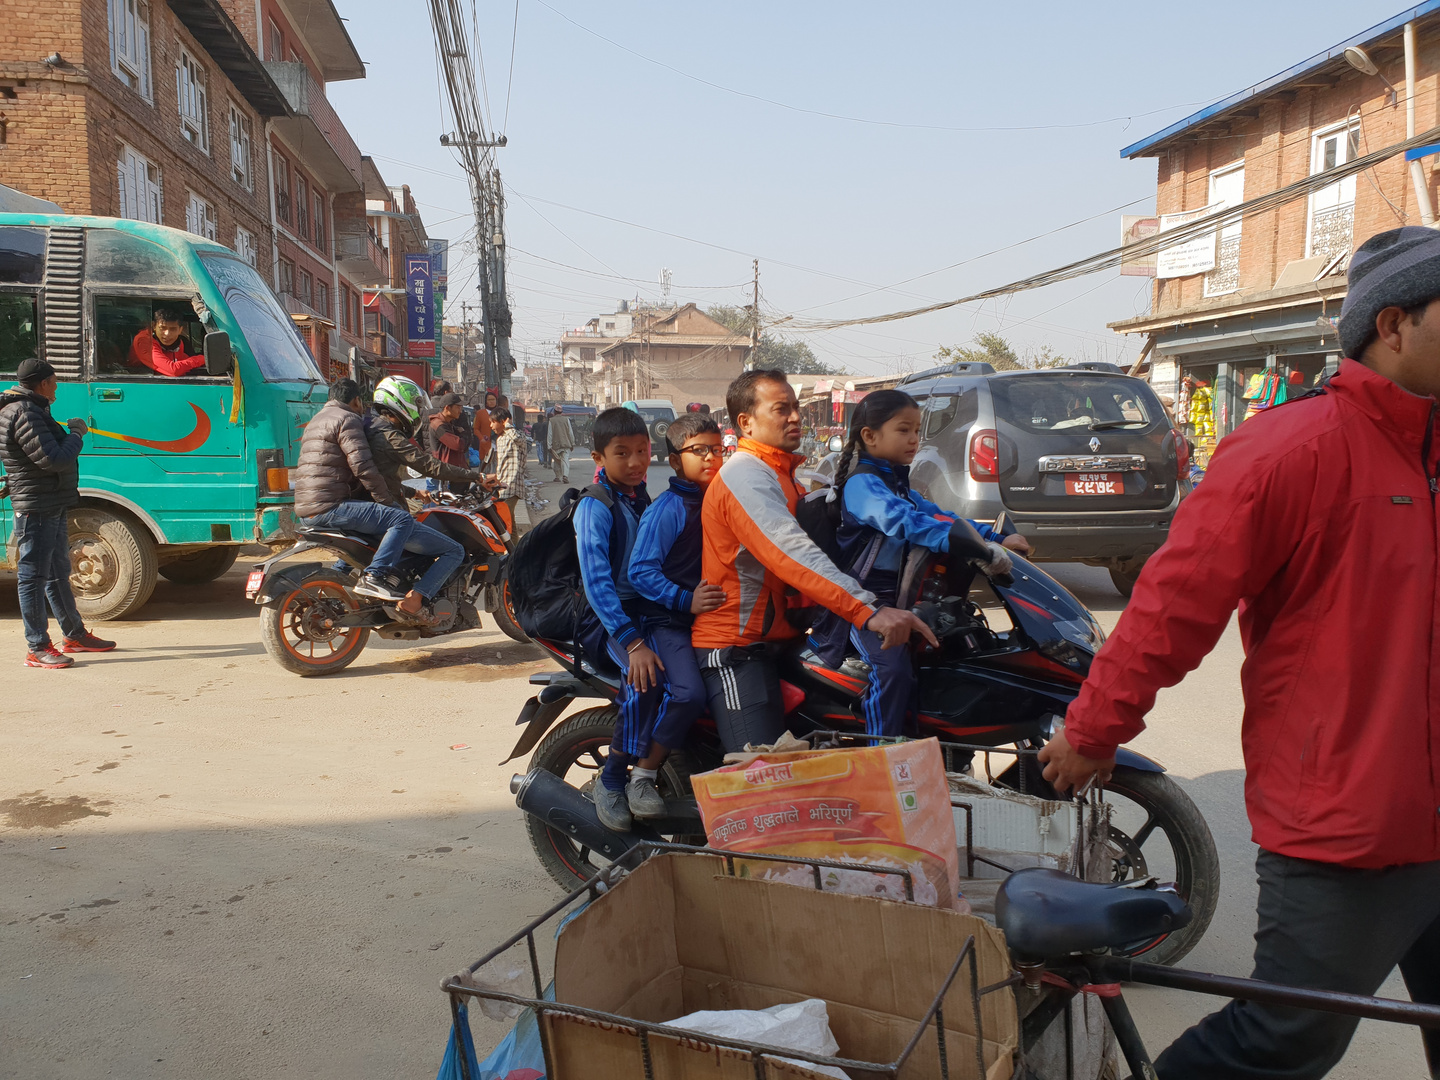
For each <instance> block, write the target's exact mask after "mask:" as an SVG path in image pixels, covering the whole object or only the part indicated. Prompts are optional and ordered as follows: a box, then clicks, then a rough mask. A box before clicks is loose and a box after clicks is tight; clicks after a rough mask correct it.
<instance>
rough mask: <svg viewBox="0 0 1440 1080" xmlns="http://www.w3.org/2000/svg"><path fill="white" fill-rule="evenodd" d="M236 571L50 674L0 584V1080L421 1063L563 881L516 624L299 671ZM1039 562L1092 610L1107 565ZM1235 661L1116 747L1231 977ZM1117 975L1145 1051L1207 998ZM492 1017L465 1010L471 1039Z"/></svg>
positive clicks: (1391, 1055) (1241, 957)
mask: <svg viewBox="0 0 1440 1080" xmlns="http://www.w3.org/2000/svg"><path fill="white" fill-rule="evenodd" d="M578 464H579V463H578V462H577V465H578ZM577 472H578V470H572V478H575V477H577ZM663 479H664V476H663V470H658V469H657V470H656V472H655V474H654V476H653V480H652V487H653V489H654V490H656V491H658V490H659V489H660V486H661V482H662V481H663ZM546 494H547V496H549V497H550V498H551V499H552V505H553V500H554V499H555V496H556V495H558V490H557V489H555V488H553V487H551V488H549V489H547V491H546ZM244 569H245V567H244V566H243V564H242V566H241V567H239V568H237V569H236V570H235V571H232V572H231V573H230V574H229V575H227V576H226V577H224V578H222V579H221V580H220V581H217V582H214V583H212V584H210V585H205V586H197V587H180V586H175V585H172V584H170V583H168V582H165V581H163V580H162V581H161V583H160V586H159V588H158V589H157V590H156V593H155V598H154V600H152V602H151V603H150V604H149V605H147V606H146V608H145V609H143V610H142V611H141V612H140V613H139V616H138V617H137V618H136V619H135V620H133V621H128V622H123V623H111V624H108V625H107V626H105V627H103V630H104V632H105V633H106V634H109V635H111V636H114V637H115V638H117V639H118V640H119V641H120V642H121V649H120V650H119V651H117V652H115V653H112V654H108V655H104V656H96V657H93V658H90V659H87V660H85V661H84V662H83V663H82V664H80V665H77V667H76V668H75V669H73V670H71V671H66V672H48V671H32V670H29V669H26V668H23V667H21V666H19V663H18V659H19V657H20V655H21V653H22V650H23V639H22V636H21V634H20V627H19V620H18V616H17V611H16V607H15V592H14V587H13V585H12V584H8V583H0V660H3V666H0V698H3V701H4V702H5V704H4V707H3V716H4V722H3V724H0V763H3V764H0V1015H3V1016H4V1017H5V1021H4V1030H5V1034H4V1045H5V1049H4V1053H3V1054H0V1078H12V1077H13V1078H24V1080H52V1078H53V1080H62V1078H63V1080H88V1078H91V1077H97V1078H98V1077H141V1076H144V1077H156V1078H161V1080H168V1078H171V1077H173V1078H176V1080H179V1078H181V1077H185V1078H188V1077H190V1076H193V1075H196V1074H199V1073H209V1074H212V1075H218V1076H225V1077H227V1078H236V1080H245V1078H252V1077H253V1078H270V1077H275V1076H279V1075H294V1076H305V1077H317V1078H321V1077H334V1078H336V1080H340V1078H342V1077H343V1078H346V1080H349V1078H350V1077H354V1076H397V1077H398V1076H412V1077H414V1076H427V1075H430V1074H431V1072H432V1071H433V1070H434V1069H435V1068H436V1067H437V1066H438V1064H439V1058H440V1053H441V1050H442V1047H443V1043H444V1039H445V1034H446V1028H447V1024H448V1014H447V1010H446V1007H445V1002H444V999H443V997H442V995H441V994H440V993H439V992H438V985H439V980H440V978H441V976H442V975H444V974H446V973H448V972H453V971H455V970H457V969H458V968H460V967H461V966H462V965H464V964H465V963H468V962H469V961H470V960H472V959H474V958H475V957H477V956H479V955H480V954H481V953H482V952H483V951H484V949H485V948H486V946H487V945H488V944H490V943H493V942H495V941H497V940H498V939H499V938H501V937H502V936H503V935H504V934H505V933H507V932H509V931H510V930H511V929H513V928H516V927H518V926H519V925H521V924H522V923H523V922H524V921H526V919H527V918H528V917H529V916H531V915H533V914H536V913H538V912H539V911H541V910H543V908H544V907H545V906H547V905H548V904H549V903H550V902H551V900H552V899H553V898H554V897H555V896H556V891H555V889H554V887H553V886H552V885H551V884H550V881H549V879H548V878H547V877H546V876H545V875H544V874H543V873H542V872H541V871H540V870H539V868H538V866H537V864H536V862H535V860H534V857H533V856H532V854H531V852H530V848H529V844H528V842H527V840H526V838H525V834H524V830H523V827H522V826H521V824H520V821H519V819H518V816H517V811H516V810H515V808H514V805H513V802H512V801H511V797H510V795H509V793H508V791H507V790H506V781H507V780H508V778H509V776H510V774H511V772H512V771H514V769H515V766H513V765H512V766H505V767H501V766H499V765H498V764H497V762H499V761H500V759H501V758H502V757H504V756H505V754H506V752H507V751H508V749H509V746H510V744H511V741H512V740H513V738H514V737H515V729H514V728H513V726H512V719H513V717H514V716H515V715H516V714H517V713H518V711H519V709H520V706H521V704H522V702H523V701H524V699H525V697H526V696H527V686H526V683H525V676H526V675H528V674H529V673H530V672H532V671H536V670H540V669H542V668H545V667H546V666H547V664H546V662H545V661H544V660H543V659H541V658H540V656H539V655H538V652H537V650H534V649H533V648H531V647H528V646H523V645H516V644H514V643H513V642H510V641H509V640H508V639H507V638H504V637H502V636H501V635H500V634H499V633H498V632H496V631H494V630H491V629H486V630H483V631H480V632H475V633H471V634H467V635H464V636H462V637H458V638H453V639H440V640H439V642H438V643H436V644H435V645H433V646H432V645H427V646H424V647H420V648H416V647H414V646H413V645H411V644H407V643H396V642H382V641H379V640H377V639H372V642H371V644H370V646H369V647H368V649H367V651H366V653H365V655H364V656H363V657H362V658H361V659H360V660H359V661H358V662H357V663H356V664H355V665H354V666H352V667H351V668H350V669H349V670H348V671H346V672H344V673H342V674H340V675H337V676H334V677H331V678H328V679H324V680H302V679H299V678H296V677H294V676H291V675H288V674H286V673H285V672H283V671H281V670H280V669H279V668H277V667H276V666H275V665H273V664H272V663H271V662H270V661H269V660H268V659H267V658H266V656H265V654H264V652H263V650H262V649H261V647H260V644H259V640H258V636H257V625H256V616H255V609H254V608H253V607H251V606H250V605H249V604H247V603H246V602H245V601H244V599H243V597H242V595H241V594H242V588H243V580H244V579H243V573H244ZM1059 576H1060V577H1061V578H1062V579H1063V580H1064V581H1065V583H1066V584H1067V585H1069V586H1070V587H1071V588H1072V589H1074V590H1075V592H1076V593H1077V595H1079V596H1080V598H1081V599H1082V600H1084V601H1085V602H1086V603H1087V604H1089V605H1090V606H1091V607H1092V608H1093V609H1094V610H1095V611H1096V612H1097V614H1098V615H1099V617H1100V619H1101V620H1102V622H1104V623H1105V624H1106V625H1107V626H1109V625H1112V624H1113V622H1114V620H1115V618H1116V617H1117V615H1118V613H1119V610H1120V607H1121V603H1120V600H1119V598H1118V597H1117V596H1116V595H1115V593H1114V591H1113V590H1112V589H1111V587H1110V585H1109V581H1108V578H1107V577H1106V575H1105V574H1104V572H1103V571H1098V570H1091V569H1088V568H1083V567H1079V568H1070V567H1067V568H1063V569H1062V570H1061V571H1060V572H1059ZM1239 661H1240V651H1239V644H1238V639H1237V637H1236V635H1235V633H1234V631H1233V628H1232V630H1231V631H1230V632H1229V633H1227V635H1226V636H1225V638H1224V640H1223V641H1222V643H1221V646H1220V648H1219V649H1218V650H1217V652H1216V653H1215V655H1214V656H1212V657H1211V658H1210V660H1208V661H1207V662H1206V664H1205V665H1204V666H1203V667H1202V668H1201V669H1200V671H1198V672H1197V673H1196V674H1195V675H1193V676H1192V677H1191V678H1190V679H1189V680H1187V682H1186V683H1185V684H1184V685H1183V686H1182V687H1181V688H1179V689H1178V690H1176V691H1172V692H1170V693H1168V694H1166V695H1165V696H1164V697H1163V698H1162V699H1161V702H1160V705H1159V707H1158V708H1157V710H1156V713H1155V716H1154V719H1153V723H1152V727H1151V729H1150V731H1148V732H1146V734H1145V735H1144V736H1143V737H1142V739H1141V740H1140V741H1139V742H1138V743H1137V747H1138V748H1139V749H1141V750H1142V751H1144V752H1147V753H1150V754H1152V755H1153V756H1155V757H1157V758H1159V759H1160V760H1162V761H1164V762H1165V763H1166V764H1168V765H1169V766H1171V768H1172V769H1173V770H1174V774H1175V775H1176V776H1177V777H1179V778H1180V779H1181V780H1182V782H1183V783H1184V785H1185V787H1186V788H1187V789H1188V790H1189V791H1190V793H1191V794H1192V796H1194V798H1195V799H1196V801H1197V802H1198V803H1199V804H1200V806H1201V808H1202V809H1203V811H1204V813H1205V816H1206V818H1207V819H1208V820H1209V821H1210V823H1211V827H1212V829H1213V830H1214V832H1215V836H1216V840H1217V843H1218V845H1219V847H1220V850H1221V854H1222V860H1223V864H1224V865H1223V882H1222V896H1221V902H1220V909H1219V912H1218V913H1217V916H1216V920H1215V923H1214V925H1213V927H1212V929H1211V931H1210V934H1209V936H1208V937H1207V938H1206V939H1205V941H1203V942H1202V943H1201V945H1200V946H1199V948H1197V950H1196V951H1195V952H1194V953H1192V954H1191V956H1190V958H1189V961H1188V962H1190V963H1192V964H1193V966H1196V967H1202V968H1209V969H1212V970H1216V971H1220V972H1226V973H1231V974H1248V970H1249V969H1248V957H1249V935H1250V933H1251V932H1252V930H1253V925H1254V917H1253V901H1254V895H1253V891H1254V885H1253V873H1252V860H1253V855H1254V852H1253V848H1252V846H1251V845H1250V843H1249V840H1248V829H1247V827H1246V824H1245V817H1244V809H1243V805H1242V801H1241V777H1242V774H1241V765H1240V757H1239V744H1238V726H1239V715H1240V709H1239V704H1240V703H1239V696H1238V693H1237V691H1236V688H1235V678H1236V671H1237V669H1238V666H1239ZM455 745H465V746H467V747H468V748H466V749H459V750H455V749H452V748H451V747H452V746H455ZM1387 989H1388V991H1389V992H1392V993H1396V994H1397V995H1401V996H1403V990H1401V989H1400V988H1399V986H1398V983H1397V984H1395V985H1392V986H1390V987H1389V988H1387ZM1131 1000H1132V1001H1133V1003H1134V1008H1135V1011H1136V1013H1137V1015H1138V1017H1139V1021H1140V1025H1141V1027H1142V1030H1144V1032H1145V1033H1146V1035H1147V1039H1148V1041H1149V1042H1150V1043H1151V1045H1152V1046H1154V1047H1157V1048H1158V1047H1160V1046H1162V1045H1164V1043H1165V1042H1166V1041H1167V1040H1168V1038H1170V1037H1172V1036H1173V1035H1174V1034H1175V1033H1176V1032H1178V1031H1179V1030H1181V1029H1183V1027H1184V1026H1185V1025H1186V1024H1188V1023H1189V1022H1191V1021H1192V1020H1193V1019H1195V1018H1197V1017H1198V1016H1199V1015H1201V1014H1202V1013H1203V1012H1204V1011H1205V1003H1204V1002H1203V1001H1202V1000H1201V999H1197V998H1190V997H1186V996H1185V995H1180V994H1172V993H1168V992H1155V991H1136V992H1134V993H1133V994H1132V995H1131ZM499 1034H500V1028H499V1027H498V1025H493V1024H490V1023H488V1022H486V1021H484V1020H480V1019H478V1017H477V1019H476V1035H477V1039H478V1040H479V1042H480V1043H481V1044H482V1045H486V1046H488V1045H490V1044H492V1043H493V1042H494V1041H495V1040H496V1039H497V1038H498V1037H499ZM1418 1046H1419V1043H1418V1039H1417V1038H1416V1037H1415V1035H1414V1034H1413V1033H1412V1032H1410V1031H1408V1030H1404V1029H1399V1028H1393V1027H1386V1026H1382V1025H1378V1024H1367V1025H1364V1026H1363V1027H1362V1029H1361V1034H1360V1037H1359V1038H1358V1039H1357V1041H1356V1044H1355V1046H1354V1048H1353V1049H1352V1051H1351V1053H1350V1055H1349V1057H1348V1058H1347V1059H1346V1061H1345V1063H1344V1064H1343V1065H1342V1066H1341V1067H1340V1068H1339V1069H1338V1070H1337V1071H1336V1072H1335V1073H1334V1075H1335V1076H1343V1077H1354V1078H1359V1077H1372V1076H1377V1075H1386V1076H1419V1075H1421V1074H1422V1072H1423V1068H1422V1065H1421V1057H1420V1053H1419V1049H1418Z"/></svg>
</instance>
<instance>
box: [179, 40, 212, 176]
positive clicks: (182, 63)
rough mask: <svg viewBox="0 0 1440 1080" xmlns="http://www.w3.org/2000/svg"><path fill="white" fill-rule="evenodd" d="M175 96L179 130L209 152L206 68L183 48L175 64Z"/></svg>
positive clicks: (189, 139)
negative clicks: (177, 105) (178, 109)
mask: <svg viewBox="0 0 1440 1080" xmlns="http://www.w3.org/2000/svg"><path fill="white" fill-rule="evenodd" d="M175 96H176V98H177V99H178V100H179V102H180V134H181V135H183V136H184V137H185V138H186V139H187V140H188V141H190V142H191V143H193V144H194V145H196V146H198V147H199V148H200V149H201V150H204V151H205V152H206V153H207V154H208V153H209V152H210V110H209V106H208V104H207V102H206V98H205V69H204V68H202V67H201V66H200V64H199V63H198V62H197V61H196V59H195V58H194V57H193V56H191V55H190V54H189V53H188V52H186V51H185V50H184V49H181V50H180V59H179V60H178V61H177V62H176V64H175Z"/></svg>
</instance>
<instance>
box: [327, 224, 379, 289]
mask: <svg viewBox="0 0 1440 1080" xmlns="http://www.w3.org/2000/svg"><path fill="white" fill-rule="evenodd" d="M335 261H336V263H338V264H339V267H340V272H341V273H342V274H344V275H345V276H346V277H348V278H349V279H350V280H351V281H353V282H355V283H356V284H357V285H385V284H388V283H389V281H390V251H389V249H388V248H386V247H385V245H384V244H382V243H380V238H379V237H378V236H376V235H375V230H374V229H372V228H370V227H369V226H368V225H362V224H360V223H359V222H358V221H356V220H355V219H348V220H341V219H340V218H339V217H338V216H337V217H336V220H335Z"/></svg>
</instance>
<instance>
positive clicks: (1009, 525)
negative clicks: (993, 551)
mask: <svg viewBox="0 0 1440 1080" xmlns="http://www.w3.org/2000/svg"><path fill="white" fill-rule="evenodd" d="M994 529H995V535H996V536H1014V535H1015V534H1016V533H1017V532H1019V531H1020V530H1019V529H1017V528H1015V523H1014V522H1013V521H1011V520H1010V515H1009V514H1007V513H1006V512H1005V511H1004V510H1002V511H1000V514H999V516H998V517H996V519H995V525H994Z"/></svg>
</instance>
